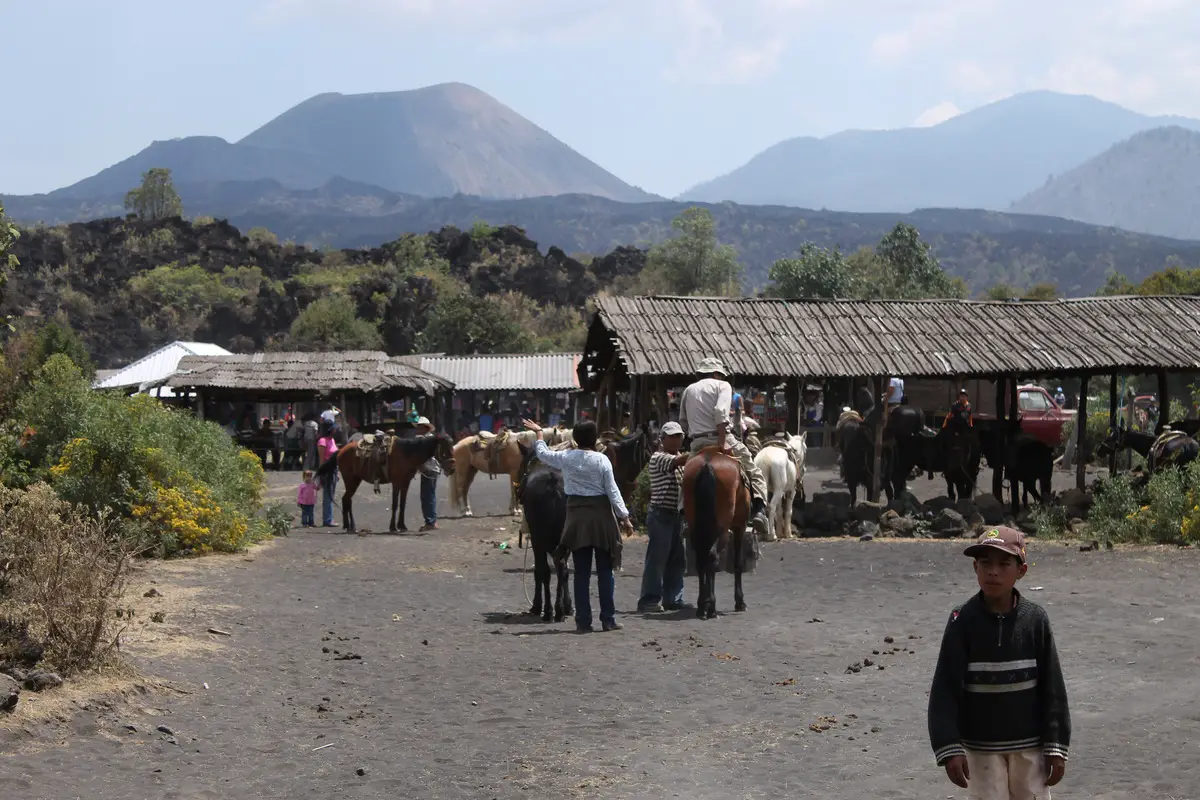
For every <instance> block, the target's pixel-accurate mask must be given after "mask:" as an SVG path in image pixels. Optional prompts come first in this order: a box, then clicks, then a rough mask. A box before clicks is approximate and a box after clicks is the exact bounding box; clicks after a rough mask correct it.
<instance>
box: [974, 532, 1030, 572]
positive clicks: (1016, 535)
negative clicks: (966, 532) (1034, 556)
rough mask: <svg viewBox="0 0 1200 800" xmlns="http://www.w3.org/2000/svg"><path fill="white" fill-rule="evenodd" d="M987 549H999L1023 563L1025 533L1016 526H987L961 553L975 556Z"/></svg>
mask: <svg viewBox="0 0 1200 800" xmlns="http://www.w3.org/2000/svg"><path fill="white" fill-rule="evenodd" d="M988 550H999V551H1000V552H1002V553H1008V554H1009V555H1013V556H1016V557H1017V558H1018V559H1020V560H1021V563H1022V564H1024V563H1025V534H1023V533H1021V532H1020V531H1019V530H1017V529H1016V528H1009V527H1007V526H1005V525H999V526H997V527H995V528H989V529H988V530H986V531H984V532H983V533H982V534H980V536H979V539H978V540H977V541H976V542H975V544H973V545H971V546H970V547H968V548H967V549H966V550H963V555H965V556H970V557H971V558H977V557H979V556H981V555H983V554H984V553H986V552H987V551H988Z"/></svg>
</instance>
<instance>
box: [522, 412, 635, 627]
mask: <svg viewBox="0 0 1200 800" xmlns="http://www.w3.org/2000/svg"><path fill="white" fill-rule="evenodd" d="M523 422H524V423H525V427H526V428H527V429H529V430H531V431H533V432H534V433H536V434H537V441H536V442H535V443H534V453H535V454H536V455H537V457H538V460H539V461H541V462H542V463H543V464H545V465H546V466H547V467H550V468H551V469H555V470H558V471H559V472H561V473H562V476H563V491H564V493H565V494H566V496H567V522H566V525H565V526H564V527H563V537H562V544H560V545H559V547H558V550H557V551H555V554H554V555H555V558H559V557H563V556H565V554H566V553H567V552H570V553H571V554H572V557H573V560H574V562H575V630H576V631H577V632H579V633H587V632H589V631H591V630H592V604H591V600H590V598H589V594H590V592H589V591H588V590H589V589H590V587H591V582H592V556H593V554H595V559H596V583H597V589H598V590H599V595H600V624H601V626H602V627H603V629H604V630H605V631H618V630H620V629H621V623H619V622H617V616H616V615H617V610H616V603H615V601H614V599H613V593H614V590H615V579H614V575H613V571H614V570H616V569H620V567H621V531H620V530H619V529H618V527H617V526H618V520H619V521H620V526H621V528H624V529H625V532H626V534H628V535H633V523H632V522H631V521H630V519H629V511H628V509H626V508H625V500H624V499H623V498H622V497H621V492H620V490H619V489H618V488H617V481H616V479H615V478H614V477H613V470H612V462H611V461H609V460H608V457H607V456H605V455H603V454H602V453H597V452H596V441H597V439H598V432H597V429H596V423H595V422H590V421H585V422H580V423H578V424H577V425H576V426H575V427H574V429H572V431H571V436H572V438H573V439H574V441H575V449H574V450H551V449H550V448H549V447H547V446H546V442H545V441H543V439H542V428H541V426H540V425H538V424H537V423H536V422H532V421H530V420H523Z"/></svg>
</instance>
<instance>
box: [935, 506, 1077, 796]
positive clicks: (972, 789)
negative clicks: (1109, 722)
mask: <svg viewBox="0 0 1200 800" xmlns="http://www.w3.org/2000/svg"><path fill="white" fill-rule="evenodd" d="M963 552H964V554H965V555H967V556H970V557H971V558H973V559H975V564H974V567H975V577H976V578H977V579H978V581H979V593H978V594H976V595H975V596H974V597H972V598H971V599H970V600H968V601H967V602H966V603H964V604H963V605H962V606H960V607H959V608H956V609H955V610H954V611H952V612H951V614H950V622H949V623H948V624H947V626H946V632H945V634H944V635H943V637H942V649H941V652H940V653H939V654H938V662H937V669H936V671H935V672H934V675H933V687H932V689H931V690H930V692H929V739H930V742H931V743H932V745H933V753H934V757H935V758H937V763H938V766H942V767H945V769H946V775H947V777H949V778H950V780H951V782H953V783H954V784H955V785H957V786H961V787H963V788H964V789H969V796H970V797H971V798H973V799H974V800H1042V799H1043V798H1046V799H1047V800H1048V798H1049V797H1050V795H1049V793H1048V792H1047V791H1046V788H1047V787H1049V786H1054V785H1055V784H1057V783H1058V782H1059V781H1060V780H1062V777H1063V772H1064V771H1065V769H1066V760H1067V748H1068V747H1069V746H1070V740H1071V715H1070V712H1069V711H1068V709H1067V688H1066V683H1065V681H1064V680H1063V674H1062V669H1061V667H1060V666H1059V663H1058V651H1057V649H1056V648H1055V646H1054V635H1053V634H1052V633H1051V631H1050V619H1049V617H1048V616H1047V615H1046V612H1045V610H1044V609H1042V607H1041V606H1039V605H1037V604H1036V603H1034V602H1032V601H1030V600H1026V599H1025V598H1024V597H1022V596H1021V594H1020V592H1018V591H1017V590H1016V587H1015V584H1016V582H1017V580H1018V579H1020V578H1021V577H1023V576H1024V575H1025V572H1026V570H1027V569H1028V567H1027V566H1026V564H1025V537H1024V535H1023V534H1022V533H1021V532H1020V531H1018V530H1014V529H1012V528H1007V527H998V528H992V529H990V530H988V531H986V532H984V534H983V535H982V536H980V537H979V541H977V542H976V543H975V544H973V545H971V546H970V547H968V548H967V549H966V550H965V551H963Z"/></svg>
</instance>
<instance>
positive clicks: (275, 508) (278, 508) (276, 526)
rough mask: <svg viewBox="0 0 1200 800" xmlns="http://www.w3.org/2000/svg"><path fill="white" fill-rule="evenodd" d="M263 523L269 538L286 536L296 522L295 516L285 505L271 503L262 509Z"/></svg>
mask: <svg viewBox="0 0 1200 800" xmlns="http://www.w3.org/2000/svg"><path fill="white" fill-rule="evenodd" d="M262 518H263V520H264V522H265V523H266V529H267V532H268V533H269V534H270V535H271V536H287V535H288V532H289V531H290V530H291V529H292V523H294V522H295V521H296V515H295V514H293V513H292V512H291V509H290V507H289V506H288V505H287V504H286V503H272V504H271V505H269V506H267V507H266V508H265V509H263V516H262Z"/></svg>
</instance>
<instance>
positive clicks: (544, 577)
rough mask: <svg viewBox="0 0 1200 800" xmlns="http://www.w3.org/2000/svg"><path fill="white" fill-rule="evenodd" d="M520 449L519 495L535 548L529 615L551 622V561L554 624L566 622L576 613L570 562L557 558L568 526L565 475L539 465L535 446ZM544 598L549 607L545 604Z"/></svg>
mask: <svg viewBox="0 0 1200 800" xmlns="http://www.w3.org/2000/svg"><path fill="white" fill-rule="evenodd" d="M517 446H518V447H519V448H520V449H521V477H520V480H519V481H518V483H517V496H518V497H519V498H520V500H521V505H522V506H523V507H524V509H525V523H526V524H527V525H528V526H529V544H530V546H531V547H532V548H533V576H534V577H533V581H534V590H533V605H532V606H531V607H530V609H529V613H530V614H532V615H533V616H535V617H536V616H538V615H541V617H542V620H543V621H545V622H549V621H550V614H551V605H550V560H551V559H553V560H554V571H555V573H556V574H557V575H558V585H557V586H556V588H555V592H554V606H553V611H554V621H555V622H562V621H563V620H564V619H566V618H567V617H569V616H571V614H572V613H574V612H573V611H572V609H571V592H570V589H569V588H568V587H567V577H568V575H569V568H568V566H567V561H566V559H557V558H554V557H553V553H554V551H555V550H556V549H557V548H558V545H559V543H560V542H561V541H562V535H563V527H564V526H565V525H566V523H567V495H566V493H565V492H564V491H563V479H562V475H561V474H560V473H559V472H558V471H557V470H552V469H548V468H546V467H544V466H542V465H541V463H540V462H537V456H535V455H534V449H533V448H532V447H526V446H525V445H523V444H520V443H518V445H517ZM535 462H536V463H535ZM543 589H544V590H545V594H544V595H543ZM543 596H544V597H545V605H543V603H542V598H543Z"/></svg>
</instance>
